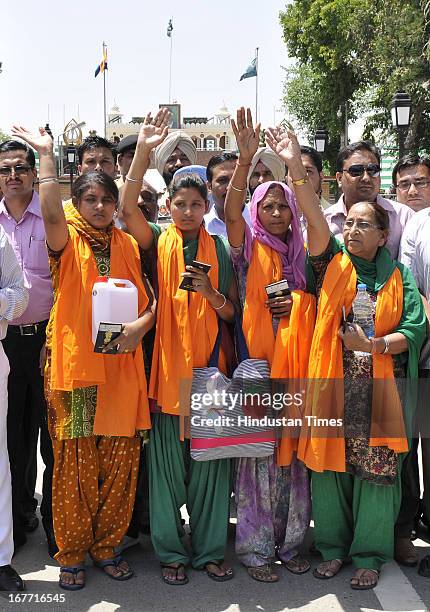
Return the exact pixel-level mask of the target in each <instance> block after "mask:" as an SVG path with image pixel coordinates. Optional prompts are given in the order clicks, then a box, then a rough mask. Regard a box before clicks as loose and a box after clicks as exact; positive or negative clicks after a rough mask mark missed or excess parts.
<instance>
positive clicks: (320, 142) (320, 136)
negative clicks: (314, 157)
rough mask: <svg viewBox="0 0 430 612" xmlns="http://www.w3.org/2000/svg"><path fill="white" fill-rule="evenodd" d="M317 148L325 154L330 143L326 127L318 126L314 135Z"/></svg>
mask: <svg viewBox="0 0 430 612" xmlns="http://www.w3.org/2000/svg"><path fill="white" fill-rule="evenodd" d="M314 143H315V149H316V150H317V151H318V153H321V155H324V153H325V150H326V146H327V143H328V132H327V130H326V129H325V128H318V130H317V131H316V132H315V136H314Z"/></svg>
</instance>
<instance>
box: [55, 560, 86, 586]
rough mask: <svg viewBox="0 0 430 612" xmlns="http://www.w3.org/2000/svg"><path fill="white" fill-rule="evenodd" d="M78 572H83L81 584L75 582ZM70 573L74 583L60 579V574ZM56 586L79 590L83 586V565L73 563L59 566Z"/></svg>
mask: <svg viewBox="0 0 430 612" xmlns="http://www.w3.org/2000/svg"><path fill="white" fill-rule="evenodd" d="M79 572H84V582H83V583H82V584H76V579H77V577H78V573H79ZM62 573H64V574H72V575H73V577H74V579H75V583H74V584H72V583H69V582H63V580H61V574H62ZM58 586H59V587H60V588H62V589H64V590H65V591H80V590H81V589H83V588H84V586H85V566H84V565H75V566H74V567H60V577H59V579H58Z"/></svg>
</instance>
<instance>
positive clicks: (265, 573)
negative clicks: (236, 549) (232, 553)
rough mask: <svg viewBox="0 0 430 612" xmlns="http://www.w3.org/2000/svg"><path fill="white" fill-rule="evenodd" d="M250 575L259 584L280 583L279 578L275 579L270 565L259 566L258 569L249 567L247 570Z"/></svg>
mask: <svg viewBox="0 0 430 612" xmlns="http://www.w3.org/2000/svg"><path fill="white" fill-rule="evenodd" d="M246 570H247V572H248V575H249V576H251V578H253V579H254V580H257V581H258V582H267V583H272V582H278V580H279V578H278V576H276V578H273V572H272V566H271V565H270V563H267V564H266V565H258V566H257V567H253V566H249V567H247V568H246Z"/></svg>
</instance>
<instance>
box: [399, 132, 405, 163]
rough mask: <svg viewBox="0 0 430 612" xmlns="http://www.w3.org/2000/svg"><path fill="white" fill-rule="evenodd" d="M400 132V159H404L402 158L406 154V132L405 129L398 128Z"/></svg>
mask: <svg viewBox="0 0 430 612" xmlns="http://www.w3.org/2000/svg"><path fill="white" fill-rule="evenodd" d="M398 132H399V159H402V157H403V156H404V154H405V136H406V133H405V132H406V130H405V128H403V127H399V128H398Z"/></svg>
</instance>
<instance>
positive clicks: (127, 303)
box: [93, 276, 138, 343]
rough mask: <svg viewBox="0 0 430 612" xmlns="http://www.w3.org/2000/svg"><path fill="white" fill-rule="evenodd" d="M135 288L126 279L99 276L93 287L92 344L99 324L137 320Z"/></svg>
mask: <svg viewBox="0 0 430 612" xmlns="http://www.w3.org/2000/svg"><path fill="white" fill-rule="evenodd" d="M137 308H138V306H137V288H136V287H135V285H133V283H132V282H130V281H129V280H127V279H122V278H109V277H108V276H99V277H98V278H96V282H95V283H94V286H93V343H95V341H96V338H97V332H98V329H99V325H100V323H129V322H130V321H135V320H136V319H137V316H138V313H137Z"/></svg>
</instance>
